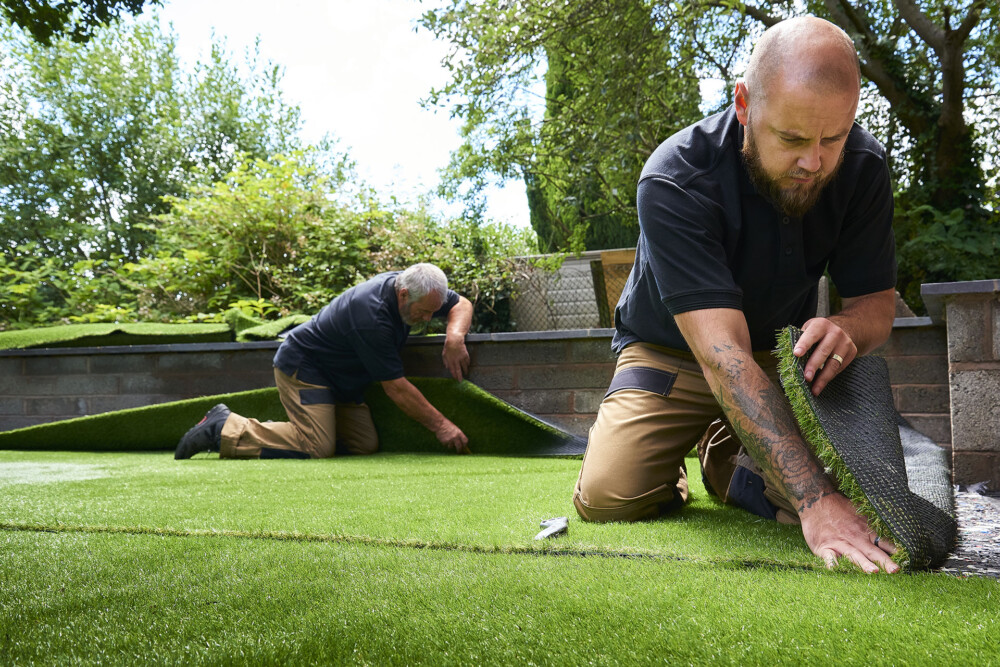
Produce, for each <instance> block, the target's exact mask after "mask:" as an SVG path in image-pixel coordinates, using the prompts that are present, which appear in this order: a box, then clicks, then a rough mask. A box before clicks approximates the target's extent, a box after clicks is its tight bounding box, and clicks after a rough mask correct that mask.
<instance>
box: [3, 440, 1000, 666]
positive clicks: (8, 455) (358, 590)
mask: <svg viewBox="0 0 1000 667" xmlns="http://www.w3.org/2000/svg"><path fill="white" fill-rule="evenodd" d="M579 465H580V462H579V461H575V460H568V459H525V458H511V457H489V456H471V457H469V456H466V457H457V456H448V455H445V454H440V455H427V454H424V455H415V454H380V455H376V456H373V457H344V458H339V459H331V460H323V461H299V460H282V461H220V460H218V459H212V458H196V459H193V460H190V461H174V460H173V459H172V458H171V457H170V455H169V454H165V453H149V452H142V453H69V452H13V451H3V452H0V553H3V554H4V557H3V558H0V662H2V663H3V664H27V663H43V664H67V663H88V664H89V663H98V662H101V663H113V664H121V663H126V664H131V663H155V664H166V663H170V664H178V663H183V664H207V663H211V664H230V663H237V664H261V663H263V664H279V663H280V664H307V663H308V664H316V663H328V664H334V663H336V664H340V663H352V664H354V663H357V664H442V663H444V664H584V663H598V664H623V663H624V664H646V663H653V662H656V663H663V662H666V663H669V664H768V665H770V664H776V663H779V664H780V663H790V664H838V665H840V664H870V663H871V662H873V661H877V662H878V663H880V664H882V663H887V664H956V665H968V664H989V663H990V662H991V661H994V660H995V656H996V649H997V646H998V645H997V639H996V637H997V636H1000V621H998V615H997V613H996V612H997V609H998V608H1000V600H998V595H1000V585H998V583H997V582H996V581H995V580H988V579H970V580H962V579H958V578H954V577H950V576H945V575H936V574H931V573H920V574H913V575H906V576H903V575H874V576H871V575H867V576H866V575H862V574H860V573H857V572H856V571H837V572H828V571H825V570H824V569H823V568H822V564H821V563H820V562H819V561H818V560H817V559H815V558H813V557H812V556H811V555H810V554H809V552H808V549H807V548H806V547H805V545H804V543H803V540H802V537H801V534H800V533H799V532H798V529H797V528H795V527H790V526H780V525H778V524H776V523H774V522H767V521H763V520H761V519H759V518H758V517H754V516H752V515H750V514H748V513H746V512H742V511H740V510H737V509H735V508H732V507H727V506H723V505H720V504H718V503H717V502H715V501H714V500H712V499H710V498H709V497H708V496H707V495H706V494H705V492H704V489H703V488H702V487H701V485H700V484H699V480H698V479H697V478H698V476H697V475H692V479H691V482H692V493H693V500H692V502H691V503H690V504H689V506H687V507H686V508H684V509H683V510H682V511H681V512H680V513H679V514H677V515H675V516H672V517H668V518H665V519H662V520H660V521H655V522H648V523H639V524H586V523H583V522H582V521H580V520H579V519H578V518H577V517H576V515H575V512H574V510H573V508H572V504H571V501H570V493H571V489H572V486H573V482H574V481H575V478H576V475H577V473H578V472H579ZM689 469H692V470H696V469H697V463H696V462H694V460H693V459H692V460H691V461H689ZM550 516H568V517H569V518H570V523H569V533H568V535H566V536H564V537H559V538H556V539H554V540H550V541H547V542H544V543H540V542H535V541H534V540H533V539H532V537H533V535H534V534H535V532H537V530H538V522H539V521H540V520H541V519H543V518H548V517H550ZM623 554H628V555H632V556H633V557H627V558H623V557H621V556H622V555H623Z"/></svg>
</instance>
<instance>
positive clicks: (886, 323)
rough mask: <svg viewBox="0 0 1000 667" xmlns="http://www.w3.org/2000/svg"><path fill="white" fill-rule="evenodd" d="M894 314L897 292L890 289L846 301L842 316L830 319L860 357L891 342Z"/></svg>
mask: <svg viewBox="0 0 1000 667" xmlns="http://www.w3.org/2000/svg"><path fill="white" fill-rule="evenodd" d="M895 313H896V290H893V289H890V290H884V291H882V292H875V293H873V294H866V295H865V296H859V297H854V298H851V299H844V302H843V307H842V308H841V310H840V312H839V313H835V314H833V315H830V316H829V317H828V318H827V319H828V320H830V321H831V322H834V323H835V324H836V325H837V326H839V327H840V328H841V329H843V330H844V331H845V332H846V333H847V335H848V336H849V337H850V339H851V341H852V342H853V343H854V345H855V346H856V347H857V349H858V355H863V354H868V353H870V352H871V351H872V350H874V349H875V348H877V347H878V346H879V345H881V344H882V343H884V342H885V341H886V340H887V339H888V338H889V334H891V333H892V323H893V320H894V319H895Z"/></svg>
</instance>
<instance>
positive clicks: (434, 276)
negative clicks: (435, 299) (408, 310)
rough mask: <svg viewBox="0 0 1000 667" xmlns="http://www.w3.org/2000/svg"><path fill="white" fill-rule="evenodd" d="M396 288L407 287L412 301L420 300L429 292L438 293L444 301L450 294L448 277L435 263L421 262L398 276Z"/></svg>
mask: <svg viewBox="0 0 1000 667" xmlns="http://www.w3.org/2000/svg"><path fill="white" fill-rule="evenodd" d="M396 289H397V290H402V289H405V290H406V291H407V292H408V293H409V295H410V297H409V298H410V301H420V300H421V299H423V298H424V297H425V296H427V295H428V294H436V295H438V296H439V297H441V301H444V300H445V297H447V295H448V277H447V276H445V275H444V271H442V270H441V269H439V268H438V267H436V266H434V265H433V264H428V263H426V262H421V263H420V264H414V265H413V266H411V267H409V268H408V269H406V270H405V271H403V272H402V273H400V274H399V276H397V277H396Z"/></svg>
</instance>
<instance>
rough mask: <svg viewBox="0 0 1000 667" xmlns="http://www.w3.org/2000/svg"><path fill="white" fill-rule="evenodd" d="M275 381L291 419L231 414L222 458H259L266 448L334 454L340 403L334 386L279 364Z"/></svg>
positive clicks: (311, 454)
mask: <svg viewBox="0 0 1000 667" xmlns="http://www.w3.org/2000/svg"><path fill="white" fill-rule="evenodd" d="M274 381H275V384H276V385H277V387H278V395H279V396H280V397H281V404H282V405H283V406H284V407H285V412H287V413H288V419H289V421H287V422H260V421H257V420H256V419H248V418H246V417H243V416H240V415H237V414H235V413H234V414H231V415H230V416H229V419H227V420H226V424H225V426H223V427H222V442H221V449H220V456H221V457H222V458H240V459H248V458H249V459H255V458H259V457H260V455H261V450H262V449H268V450H277V451H276V452H275V453H276V454H277V455H278V456H279V457H280V456H281V453H284V452H289V453H294V452H300V453H302V454H305V455H307V456H309V457H310V458H327V457H330V456H333V453H334V438H335V433H336V406H335V405H334V403H333V398H332V395H331V394H330V390H329V389H328V388H326V387H322V386H319V385H312V384H308V383H306V382H301V381H300V380H298V379H296V378H293V377H290V376H288V375H286V374H284V373H282V372H281V371H279V370H278V369H277V368H275V369H274Z"/></svg>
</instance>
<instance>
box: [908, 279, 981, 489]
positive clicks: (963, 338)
mask: <svg viewBox="0 0 1000 667" xmlns="http://www.w3.org/2000/svg"><path fill="white" fill-rule="evenodd" d="M921 293H922V296H923V298H924V302H925V303H926V304H927V310H928V312H929V313H930V314H931V317H932V318H933V319H934V320H936V321H939V322H941V321H943V322H944V323H945V325H946V327H947V332H948V334H947V350H948V372H949V384H950V397H951V431H952V469H953V473H954V478H955V482H957V483H975V482H983V481H987V482H990V488H991V489H992V490H994V491H996V490H1000V280H977V281H967V282H960V283H936V284H929V285H923V286H922V288H921Z"/></svg>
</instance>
